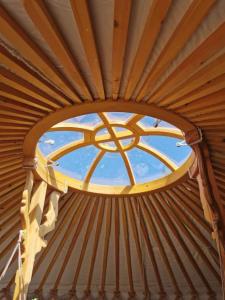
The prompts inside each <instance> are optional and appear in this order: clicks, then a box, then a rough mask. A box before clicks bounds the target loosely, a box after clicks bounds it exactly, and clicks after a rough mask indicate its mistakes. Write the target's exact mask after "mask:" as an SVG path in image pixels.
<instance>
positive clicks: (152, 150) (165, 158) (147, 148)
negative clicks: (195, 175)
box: [136, 142, 178, 171]
mask: <svg viewBox="0 0 225 300" xmlns="http://www.w3.org/2000/svg"><path fill="white" fill-rule="evenodd" d="M136 147H137V148H139V149H141V150H143V151H145V152H147V153H149V154H151V155H153V156H155V157H156V158H157V159H158V160H160V161H161V162H162V163H163V164H164V165H166V166H167V167H168V168H169V169H170V170H171V171H175V170H176V169H177V168H178V166H177V165H176V164H175V163H174V162H173V161H172V160H171V159H169V158H168V156H166V155H165V154H163V153H161V152H160V151H158V150H156V149H155V148H153V147H151V146H149V145H146V144H144V143H141V142H139V143H138V144H137V146H136Z"/></svg>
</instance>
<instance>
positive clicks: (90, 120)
mask: <svg viewBox="0 0 225 300" xmlns="http://www.w3.org/2000/svg"><path fill="white" fill-rule="evenodd" d="M64 122H69V123H79V124H85V125H89V126H96V125H97V124H101V123H102V120H101V119H100V117H99V116H98V114H96V113H94V114H87V115H83V116H78V117H74V118H71V119H67V120H66V121H64Z"/></svg>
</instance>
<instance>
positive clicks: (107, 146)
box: [99, 142, 117, 150]
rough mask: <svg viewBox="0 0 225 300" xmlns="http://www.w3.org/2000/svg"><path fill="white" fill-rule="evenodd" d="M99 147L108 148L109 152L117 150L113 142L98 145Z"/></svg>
mask: <svg viewBox="0 0 225 300" xmlns="http://www.w3.org/2000/svg"><path fill="white" fill-rule="evenodd" d="M99 145H100V146H101V147H103V148H109V149H111V150H116V149H117V147H116V145H115V143H114V142H105V143H99Z"/></svg>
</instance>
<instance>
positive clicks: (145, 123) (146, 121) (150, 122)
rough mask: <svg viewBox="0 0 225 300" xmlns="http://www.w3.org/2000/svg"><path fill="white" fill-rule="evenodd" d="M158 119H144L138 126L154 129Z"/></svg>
mask: <svg viewBox="0 0 225 300" xmlns="http://www.w3.org/2000/svg"><path fill="white" fill-rule="evenodd" d="M155 121H156V119H155V118H152V117H143V118H142V119H141V120H140V121H139V122H138V125H140V126H144V127H152V126H153V125H154V124H155Z"/></svg>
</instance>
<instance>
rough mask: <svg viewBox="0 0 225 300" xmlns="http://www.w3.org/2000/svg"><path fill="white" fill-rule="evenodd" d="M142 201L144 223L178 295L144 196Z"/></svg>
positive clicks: (176, 285)
mask: <svg viewBox="0 0 225 300" xmlns="http://www.w3.org/2000/svg"><path fill="white" fill-rule="evenodd" d="M142 199H143V202H140V204H141V209H142V210H143V214H144V216H145V217H146V221H147V223H148V226H149V228H150V230H151V232H152V235H153V237H154V240H155V241H156V243H157V245H158V247H159V251H160V255H161V257H162V261H163V262H164V265H165V268H166V270H167V272H168V275H169V278H170V280H171V282H172V285H173V288H174V290H175V292H176V293H177V294H180V289H179V286H178V284H177V280H176V278H175V275H174V272H173V270H172V267H171V264H170V262H169V259H168V257H167V255H166V252H165V249H164V247H163V244H162V241H161V239H160V237H159V234H158V232H157V229H156V226H155V224H154V222H153V219H152V216H151V212H150V211H149V209H148V208H147V204H146V202H147V200H146V197H145V196H142Z"/></svg>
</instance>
